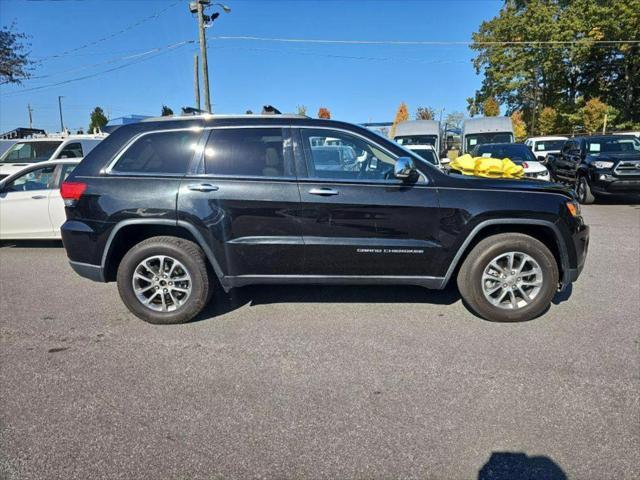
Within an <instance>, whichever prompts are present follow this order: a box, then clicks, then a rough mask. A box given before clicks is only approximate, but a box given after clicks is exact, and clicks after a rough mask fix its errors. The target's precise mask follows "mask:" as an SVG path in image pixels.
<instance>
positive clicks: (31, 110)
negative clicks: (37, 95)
mask: <svg viewBox="0 0 640 480" xmlns="http://www.w3.org/2000/svg"><path fill="white" fill-rule="evenodd" d="M27 110H28V111H29V128H33V115H32V113H33V108H31V104H28V105H27Z"/></svg>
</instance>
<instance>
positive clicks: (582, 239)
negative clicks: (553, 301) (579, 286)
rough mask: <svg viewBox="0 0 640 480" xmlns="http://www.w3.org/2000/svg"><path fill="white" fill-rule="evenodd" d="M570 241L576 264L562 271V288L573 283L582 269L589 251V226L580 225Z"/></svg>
mask: <svg viewBox="0 0 640 480" xmlns="http://www.w3.org/2000/svg"><path fill="white" fill-rule="evenodd" d="M572 240H573V246H574V248H575V252H576V261H577V264H576V266H575V267H569V268H566V269H565V270H564V274H563V275H562V285H563V287H564V286H567V285H569V284H570V283H573V282H575V281H576V280H577V279H578V277H579V276H580V274H581V273H582V270H583V269H584V264H585V262H586V260H587V253H588V251H589V226H588V225H582V226H581V228H580V230H579V231H578V232H577V233H575V234H574V235H573V238H572Z"/></svg>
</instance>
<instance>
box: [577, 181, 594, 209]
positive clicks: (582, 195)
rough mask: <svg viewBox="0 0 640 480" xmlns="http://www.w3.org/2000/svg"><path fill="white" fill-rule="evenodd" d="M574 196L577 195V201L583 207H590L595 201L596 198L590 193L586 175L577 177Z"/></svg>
mask: <svg viewBox="0 0 640 480" xmlns="http://www.w3.org/2000/svg"><path fill="white" fill-rule="evenodd" d="M576 194H577V195H578V201H579V202H580V203H581V204H583V205H591V204H592V203H593V202H595V201H596V196H595V195H594V194H593V192H592V191H591V185H589V179H588V178H587V177H586V175H580V176H578V180H576Z"/></svg>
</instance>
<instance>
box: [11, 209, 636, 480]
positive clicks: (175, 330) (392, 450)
mask: <svg viewBox="0 0 640 480" xmlns="http://www.w3.org/2000/svg"><path fill="white" fill-rule="evenodd" d="M584 215H585V217H586V220H587V222H588V223H589V224H590V225H591V227H592V230H591V246H590V252H589V257H588V259H587V265H586V267H585V270H584V272H583V274H582V276H581V278H580V279H579V280H578V282H577V283H576V284H575V285H574V286H573V288H572V290H571V291H570V292H566V293H565V294H563V295H558V296H557V298H556V300H555V304H554V305H552V307H551V309H550V310H549V311H548V312H547V313H546V314H545V315H544V316H542V317H540V318H538V319H535V320H532V321H529V322H525V323H518V324H500V323H492V322H487V321H484V320H481V319H479V318H478V317H476V316H474V315H472V314H470V313H469V312H468V311H467V310H466V309H465V307H464V306H463V305H462V302H461V301H460V299H459V296H458V294H457V292H456V291H455V289H448V290H445V291H443V292H434V291H428V290H424V289H421V288H418V287H416V288H412V287H411V288H410V287H319V286H308V287H289V286H279V287H272V286H269V287H266V286H265V287H245V288H242V289H239V290H237V291H235V292H234V294H233V296H232V297H231V299H226V298H225V297H224V296H223V295H217V296H216V298H215V301H214V303H213V304H212V305H211V306H210V307H209V308H208V309H207V310H206V311H205V313H204V314H203V315H201V316H200V317H199V318H198V319H197V321H195V322H192V323H190V324H187V325H178V326H153V325H149V324H146V323H144V322H142V321H141V320H139V319H137V318H136V317H134V316H133V315H131V314H130V313H128V311H127V309H126V308H125V307H124V305H123V304H122V303H121V301H120V299H119V297H118V293H117V289H116V286H115V284H98V283H93V282H90V281H89V280H85V279H82V278H80V277H78V276H77V275H75V274H74V273H73V271H72V270H71V268H70V267H69V266H68V264H67V261H66V255H65V252H64V250H63V249H62V248H61V245H60V244H58V243H55V242H54V243H39V244H38V243H18V244H12V243H5V244H3V246H2V247H1V248H0V478H3V479H44V478H47V479H58V478H60V479H76V478H77V479H102V478H104V479H118V478H122V479H154V480H155V479H214V478H215V479H218V478H242V479H246V478H279V479H284V478H291V479H299V478H327V479H341V478H358V479H389V478H420V479H447V480H455V479H480V480H489V479H493V480H497V479H516V478H527V479H533V478H535V479H564V478H568V479H598V480H600V479H632V478H639V477H640V378H639V374H640V335H639V334H640V206H638V205H625V204H615V203H611V204H606V205H594V206H588V207H584ZM526 475H528V476H526Z"/></svg>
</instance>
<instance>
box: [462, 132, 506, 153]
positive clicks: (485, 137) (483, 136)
mask: <svg viewBox="0 0 640 480" xmlns="http://www.w3.org/2000/svg"><path fill="white" fill-rule="evenodd" d="M464 141H465V144H466V145H465V147H466V148H465V151H467V152H468V151H470V150H472V149H473V147H475V146H476V145H482V144H483V143H511V142H513V134H512V133H511V132H492V133H471V134H469V135H465V137H464Z"/></svg>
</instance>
